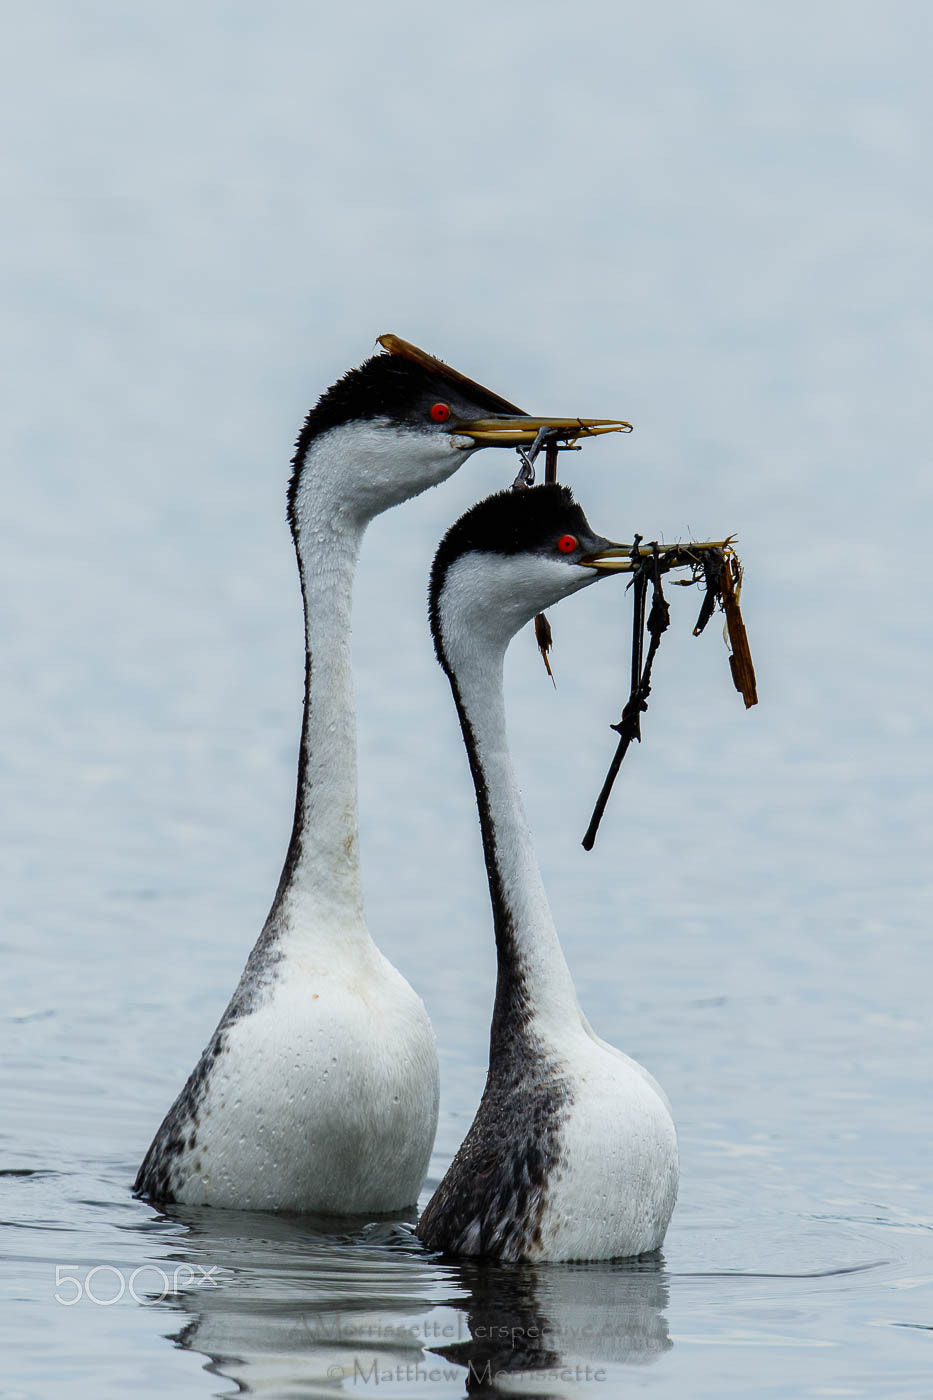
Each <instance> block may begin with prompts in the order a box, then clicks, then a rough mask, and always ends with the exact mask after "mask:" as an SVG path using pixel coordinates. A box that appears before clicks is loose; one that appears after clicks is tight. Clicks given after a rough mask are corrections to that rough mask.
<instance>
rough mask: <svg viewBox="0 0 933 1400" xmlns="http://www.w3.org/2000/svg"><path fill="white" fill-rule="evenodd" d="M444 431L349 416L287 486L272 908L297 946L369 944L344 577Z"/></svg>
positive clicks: (442, 470) (436, 476) (437, 467)
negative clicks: (295, 637)
mask: <svg viewBox="0 0 933 1400" xmlns="http://www.w3.org/2000/svg"><path fill="white" fill-rule="evenodd" d="M468 455H469V454H468V453H467V452H464V451H463V450H462V448H460V447H459V446H458V445H457V444H456V442H455V441H454V440H453V439H449V438H446V437H445V438H440V439H438V438H436V437H435V436H432V435H431V434H419V433H415V432H408V433H405V432H403V431H401V430H400V429H398V428H397V427H393V426H392V425H391V424H389V423H388V422H387V421H385V422H384V421H383V420H373V421H368V422H363V423H359V424H347V425H345V426H343V427H340V428H337V429H334V430H332V431H330V432H327V433H324V434H322V435H321V436H320V437H319V438H318V439H317V440H315V442H314V443H312V444H311V446H310V447H309V448H308V450H307V452H306V455H305V458H304V461H303V462H302V464H301V465H300V467H299V468H298V469H297V471H296V476H295V477H294V478H293V481H292V487H291V492H290V498H289V499H290V519H291V525H292V533H293V536H294V540H295V548H296V550H297V553H298V567H299V570H300V573H301V587H302V593H303V596H304V610H305V646H306V658H305V703H304V722H303V724H302V731H301V751H300V755H299V763H298V795H297V798H296V802H295V822H294V826H293V828H292V837H291V841H290V843H289V848H288V855H287V857H286V860H285V868H284V870H283V871H282V879H281V881H280V884H279V890H278V894H277V896H276V909H277V910H278V911H280V913H281V914H282V915H283V916H284V922H285V923H286V925H287V927H288V930H289V932H290V934H291V936H292V938H293V940H294V941H295V942H296V943H297V945H298V946H299V947H300V948H302V949H313V948H315V947H317V946H322V947H324V948H326V949H327V951H328V954H329V955H333V954H334V953H335V952H337V951H338V949H339V947H340V946H343V947H344V948H347V949H349V950H351V952H352V951H353V950H355V951H357V952H359V951H361V950H369V951H371V950H372V948H373V944H372V940H371V939H370V937H369V933H368V931H367V929H366V922H365V914H364V908H363V886H362V881H361V878H360V858H359V821H358V809H357V765H356V708H355V705H354V698H353V673H352V667H351V646H350V638H351V625H352V609H353V579H354V575H355V572H356V562H357V559H358V557H359V551H360V545H361V543H362V539H363V535H364V534H365V532H366V527H367V525H368V524H369V522H370V520H372V519H373V517H374V516H376V515H379V514H380V513H381V512H382V511H384V510H388V509H389V508H390V507H391V506H395V505H400V504H401V503H402V502H403V501H406V500H408V499H409V498H410V497H411V496H416V495H418V494H419V492H421V491H424V490H426V489H427V487H429V486H432V485H434V484H436V483H437V482H439V481H443V480H444V479H445V478H446V477H448V476H450V475H451V473H452V472H454V471H455V470H456V469H457V467H458V466H460V465H461V463H462V462H463V461H465V460H466V457H467V456H468Z"/></svg>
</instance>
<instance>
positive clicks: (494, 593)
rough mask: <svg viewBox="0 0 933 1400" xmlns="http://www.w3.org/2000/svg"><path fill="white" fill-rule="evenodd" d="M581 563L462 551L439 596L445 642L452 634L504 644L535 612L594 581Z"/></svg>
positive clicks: (593, 575)
mask: <svg viewBox="0 0 933 1400" xmlns="http://www.w3.org/2000/svg"><path fill="white" fill-rule="evenodd" d="M596 578H597V574H596V573H595V571H594V570H593V569H587V568H584V567H583V566H582V565H581V564H568V563H567V562H566V561H564V560H562V559H548V558H546V557H545V556H543V555H535V554H517V555H503V554H479V553H475V554H465V555H463V557H462V558H460V559H458V560H457V561H456V563H455V564H452V565H451V567H450V569H449V570H448V573H447V578H446V580H445V582H444V588H443V591H442V593H441V598H440V612H441V617H442V619H443V623H442V625H443V632H444V644H445V648H447V650H448V656H449V657H450V660H451V661H453V660H454V657H453V655H452V654H451V648H452V646H453V645H454V644H455V640H454V639H455V638H456V637H458V636H459V637H468V636H475V637H482V638H484V639H485V640H486V641H488V642H490V643H498V644H500V645H503V646H505V645H508V642H509V641H510V640H511V638H512V637H513V636H514V635H515V633H516V632H517V631H518V630H519V628H520V627H524V626H525V624H526V623H527V622H530V621H531V619H532V618H533V617H534V615H535V613H538V612H541V611H542V610H543V609H544V608H548V607H551V606H552V605H553V604H554V603H556V602H559V601H560V599H561V598H566V597H568V595H569V594H571V593H576V592H577V591H578V590H579V589H581V588H586V587H587V585H588V584H591V583H595V581H596Z"/></svg>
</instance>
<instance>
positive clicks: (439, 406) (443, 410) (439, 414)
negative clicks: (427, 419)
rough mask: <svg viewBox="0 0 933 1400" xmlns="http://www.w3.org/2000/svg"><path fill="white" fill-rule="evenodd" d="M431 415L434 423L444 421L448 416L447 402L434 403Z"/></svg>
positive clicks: (448, 405)
mask: <svg viewBox="0 0 933 1400" xmlns="http://www.w3.org/2000/svg"><path fill="white" fill-rule="evenodd" d="M431 417H432V418H433V419H434V421H435V423H446V422H447V419H448V418H449V417H450V404H449V403H436V404H434V405H433V406H432V408H431Z"/></svg>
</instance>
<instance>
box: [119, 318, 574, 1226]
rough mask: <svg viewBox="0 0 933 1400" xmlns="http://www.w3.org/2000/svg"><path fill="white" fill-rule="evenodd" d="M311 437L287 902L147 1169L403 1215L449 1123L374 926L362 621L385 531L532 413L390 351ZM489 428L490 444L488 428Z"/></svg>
mask: <svg viewBox="0 0 933 1400" xmlns="http://www.w3.org/2000/svg"><path fill="white" fill-rule="evenodd" d="M383 343H384V344H385V345H386V347H387V348H388V349H389V352H390V353H388V354H377V355H375V356H373V357H372V358H371V359H369V360H367V361H366V363H365V364H363V365H362V366H361V367H360V368H359V369H354V370H351V371H350V372H349V373H347V374H346V375H344V376H343V378H342V379H340V380H339V381H338V382H337V383H336V384H334V385H333V387H332V388H330V389H329V390H328V391H327V392H326V393H325V394H324V395H323V397H322V398H321V399H320V401H319V403H318V404H317V406H316V407H315V408H314V409H313V410H312V411H311V412H310V413H309V415H308V417H307V420H306V422H305V424H304V428H303V429H302V432H301V435H300V437H299V440H298V445H297V449H296V452H295V457H294V461H293V472H292V477H291V482H290V485H289V493H288V516H289V522H290V525H291V531H292V537H293V540H294V544H295V549H296V552H297V556H298V570H299V575H300V581H301V587H302V594H303V598H304V613H305V648H306V660H305V696H304V720H303V725H302V732H301V745H300V750H299V759H298V791H297V799H296V804H295V817H294V825H293V828H292V834H291V840H290V842H289V847H288V854H287V856H286V859H285V866H284V869H283V871H282V876H281V880H280V882H279V887H278V890H277V892H276V895H275V898H274V900H273V903H272V909H271V912H270V913H269V917H268V919H267V920H266V923H265V927H264V928H263V930H262V933H261V934H260V936H259V940H258V942H257V943H256V945H255V947H254V948H253V950H252V952H251V954H250V956H249V959H248V961H247V963H246V967H245V970H244V972H243V975H242V977H241V979H240V983H239V986H238V987H237V989H236V991H235V992H234V994H233V998H232V1000H231V1002H230V1004H229V1006H228V1007H227V1009H226V1011H225V1012H224V1015H223V1016H222V1018H221V1020H220V1024H219V1025H218V1027H217V1029H216V1030H215V1032H214V1034H213V1036H212V1037H211V1040H210V1042H209V1044H208V1046H207V1048H206V1049H205V1051H204V1053H203V1055H202V1056H201V1059H200V1060H199V1062H198V1064H197V1066H196V1067H195V1069H194V1071H193V1072H192V1074H191V1075H190V1077H189V1079H188V1082H187V1083H186V1085H185V1087H184V1088H183V1090H182V1091H181V1093H180V1094H179V1096H178V1098H177V1099H176V1101H175V1103H174V1104H173V1105H172V1107H171V1109H170V1110H169V1112H168V1114H167V1116H166V1118H165V1120H164V1122H163V1123H162V1126H161V1127H160V1128H159V1131H158V1132H157V1133H156V1136H155V1139H154V1141H153V1143H152V1145H151V1147H150V1148H149V1151H148V1153H147V1154H146V1157H145V1160H144V1161H143V1164H142V1166H141V1167H140V1169H139V1174H138V1176H137V1178H136V1185H135V1189H136V1191H137V1193H139V1194H140V1195H144V1196H146V1197H148V1198H149V1199H151V1200H153V1201H158V1202H170V1201H177V1202H183V1203H185V1204H191V1205H210V1206H225V1207H230V1208H234V1209H243V1210H293V1211H311V1212H319V1213H322V1214H330V1215H336V1214H341V1215H343V1214H346V1215H350V1214H383V1213H389V1212H392V1211H396V1210H401V1209H403V1208H405V1207H407V1206H410V1205H411V1204H412V1203H413V1202H414V1201H415V1200H417V1196H418V1191H419V1189H420V1186H421V1182H422V1180H423V1179H424V1174H425V1171H426V1169H427V1164H428V1159H429V1155H430V1152H431V1147H432V1144H433V1141H434V1132H435V1128H436V1124H437V1100H438V1070H437V1051H436V1047H435V1042H434V1035H433V1032H432V1030H431V1025H430V1022H429V1020H428V1016H427V1012H426V1011H425V1009H424V1006H423V1004H422V1002H421V999H420V997H418V996H417V995H416V994H415V992H414V991H413V990H412V989H411V987H410V986H409V985H408V983H407V982H406V981H405V979H404V978H403V977H402V975H401V974H400V973H399V972H398V971H397V970H396V969H395V968H394V967H393V966H392V964H391V963H390V962H389V961H388V959H387V958H385V957H384V956H383V954H382V953H381V952H380V951H379V949H378V948H377V947H376V945H375V943H374V942H373V940H372V938H371V937H370V934H369V931H368V929H367V926H366V918H365V914H364V909H363V892H362V886H361V882H360V867H359V854H358V838H357V770H356V724H355V716H354V703H353V683H352V674H351V658H350V621H351V602H352V590H353V577H354V570H355V567H356V560H357V555H358V552H359V549H360V544H361V542H362V538H363V535H364V533H365V530H366V527H367V525H368V524H369V522H370V521H371V520H372V519H373V518H374V517H375V516H377V515H379V514H380V513H381V512H382V511H385V510H388V509H389V507H391V506H395V505H400V504H401V503H402V502H403V501H406V500H408V499H409V498H410V497H412V496H416V495H418V494H419V493H420V492H422V491H425V490H427V488H428V487H430V486H434V485H436V484H437V483H439V482H441V481H444V480H445V479H446V478H447V477H449V476H451V475H452V473H453V472H455V471H456V470H457V468H458V467H460V466H461V465H462V464H463V462H464V461H466V459H467V457H468V456H469V455H470V453H471V452H473V451H475V450H476V449H477V448H478V447H483V446H507V447H512V446H515V445H516V443H517V442H528V443H531V442H532V441H533V440H534V438H535V435H536V433H537V432H538V430H539V428H540V427H541V426H542V425H546V424H547V423H548V422H550V421H552V420H545V419H539V418H529V417H527V416H526V415H522V414H521V410H519V409H517V408H515V406H514V405H513V404H510V403H508V402H507V401H506V400H505V399H501V398H500V397H499V396H498V395H497V394H494V393H492V392H491V391H490V390H488V389H484V388H483V387H482V386H481V385H479V384H476V383H474V382H473V381H472V380H469V379H467V378H466V377H465V376H463V375H461V374H458V373H457V372H456V371H455V370H452V369H450V368H449V367H447V366H445V365H443V364H442V363H441V362H440V361H436V360H434V359H433V358H432V357H431V356H428V355H426V354H424V352H422V351H418V350H417V349H416V347H413V346H409V345H407V344H406V343H405V342H404V341H398V340H396V338H395V337H384V338H383ZM471 430H473V431H471Z"/></svg>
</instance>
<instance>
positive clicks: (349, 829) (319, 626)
mask: <svg viewBox="0 0 933 1400" xmlns="http://www.w3.org/2000/svg"><path fill="white" fill-rule="evenodd" d="M367 523H368V521H367V520H366V519H365V518H363V519H362V520H361V519H358V518H355V517H354V516H353V515H352V514H351V513H349V512H346V511H343V510H341V509H339V507H337V506H335V502H334V501H333V499H331V497H330V493H328V492H327V491H321V490H319V491H315V492H309V493H307V496H306V498H305V499H304V500H302V502H301V504H300V509H299V510H298V511H297V512H296V517H295V520H294V533H295V547H296V550H297V553H298V567H299V572H300V575H301V587H302V594H303V599H304V615H305V696H304V719H303V723H302V730H301V749H300V753H299V759H298V792H297V797H296V801H295V822H294V827H293V829H292V837H291V842H290V844H289V850H288V856H287V858H286V862H285V868H284V870H283V872H282V880H281V884H280V886H279V895H278V901H279V902H280V905H281V907H282V909H283V912H284V913H285V915H286V919H287V923H288V926H289V929H290V931H291V933H292V935H293V936H296V937H297V938H298V940H299V942H301V943H302V944H309V945H314V944H315V943H318V942H324V943H326V944H327V945H328V946H331V945H332V944H333V942H334V941H339V942H340V943H343V944H350V945H352V944H367V945H368V944H369V943H370V939H369V934H368V932H367V930H366V922H365V913H364V906H363V886H362V880H361V877H360V859H359V819H358V799H357V761H356V708H355V704H354V695H353V672H352V664H351V628H352V610H353V579H354V575H355V572H356V563H357V559H358V557H359V550H360V544H361V542H362V538H363V534H364V533H365V530H366V525H367Z"/></svg>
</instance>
